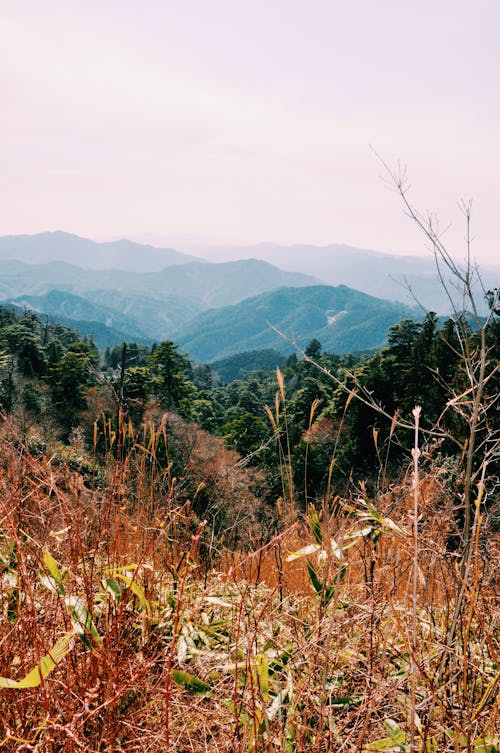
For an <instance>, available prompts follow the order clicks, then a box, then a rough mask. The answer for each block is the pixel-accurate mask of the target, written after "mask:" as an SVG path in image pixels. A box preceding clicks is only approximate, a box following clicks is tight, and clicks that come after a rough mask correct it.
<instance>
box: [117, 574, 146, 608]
mask: <svg viewBox="0 0 500 753" xmlns="http://www.w3.org/2000/svg"><path fill="white" fill-rule="evenodd" d="M114 576H115V578H116V580H122V581H123V582H124V583H125V585H126V586H127V588H128V589H130V591H132V593H133V594H134V595H135V596H137V599H138V601H139V604H140V607H141V609H142V610H143V611H144V612H148V613H149V612H150V610H151V605H150V603H149V601H148V600H147V598H146V594H145V593H144V589H143V588H142V587H141V586H140V585H139V584H138V583H136V581H135V580H133V579H132V578H129V577H128V575H122V573H115V574H114Z"/></svg>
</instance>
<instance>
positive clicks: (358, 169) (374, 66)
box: [0, 0, 500, 263]
mask: <svg viewBox="0 0 500 753" xmlns="http://www.w3.org/2000/svg"><path fill="white" fill-rule="evenodd" d="M499 29H500V2H498V0H475V2H474V3H470V2H469V1H467V2H466V1H465V0H432V1H431V0H419V2H418V3H416V2H415V1H414V0H412V1H411V2H410V1H409V0H349V2H346V0H342V1H341V0H141V1H140V2H139V1H138V0H137V1H136V0H44V2H43V3H41V2H39V0H16V1H15V2H11V1H10V0H0V128H1V139H0V164H1V170H0V235H5V234H17V233H36V232H41V231H44V230H56V229H61V230H65V231H68V232H73V233H77V234H79V235H84V236H87V237H91V238H99V239H103V238H110V237H136V238H137V237H146V236H148V237H155V238H158V239H161V238H172V237H174V236H185V235H188V236H195V237H198V236H200V237H207V238H212V239H213V238H216V239H227V240H228V242H241V243H255V242H259V241H272V242H277V243H283V244H290V243H313V244H329V243H346V244H349V245H353V246H358V247H362V248H370V249H376V250H380V251H390V252H394V253H410V254H425V253H428V252H429V251H428V244H426V242H425V238H424V237H423V236H422V234H421V233H420V232H419V231H418V229H417V228H416V227H415V226H414V224H413V223H412V222H411V221H410V220H409V219H408V218H407V217H406V216H405V215H404V212H403V207H402V203H401V200H400V198H398V196H397V193H396V192H395V191H394V189H393V187H391V186H390V185H388V184H387V181H386V180H385V178H384V176H385V173H384V167H383V165H382V163H381V162H380V160H379V158H378V157H377V156H376V155H377V154H378V155H380V156H381V157H382V159H383V160H384V161H385V162H386V163H387V165H389V167H390V168H391V169H398V165H399V164H400V165H403V166H406V167H407V175H408V180H409V186H410V187H409V192H408V196H409V198H410V200H411V201H412V202H413V203H414V205H415V206H416V207H417V208H418V209H419V211H421V212H422V213H423V214H424V215H427V213H428V212H432V213H435V214H436V216H437V217H438V218H439V223H440V225H439V226H440V228H441V229H442V231H443V232H444V235H443V239H444V242H445V243H446V244H447V246H448V248H449V249H450V251H451V253H453V254H454V255H455V256H458V257H461V256H463V254H464V253H465V244H464V234H465V223H464V218H463V216H462V214H461V212H460V209H459V207H458V205H457V202H459V201H460V200H461V199H465V200H469V199H472V200H473V213H472V235H473V241H472V254H473V257H474V258H477V259H478V260H479V261H480V262H483V263H486V262H489V263H500V250H499V243H498V240H499V236H500V233H499V231H500V212H499V211H498V199H499V197H500V190H499V185H498V183H499V175H500V138H499V134H500V52H499V50H500V48H499V46H498V30H499ZM385 177H387V176H385ZM221 242H222V241H221Z"/></svg>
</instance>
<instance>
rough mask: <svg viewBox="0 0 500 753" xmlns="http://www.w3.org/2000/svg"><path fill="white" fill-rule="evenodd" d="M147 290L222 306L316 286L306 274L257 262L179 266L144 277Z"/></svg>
mask: <svg viewBox="0 0 500 753" xmlns="http://www.w3.org/2000/svg"><path fill="white" fill-rule="evenodd" d="M143 282H144V284H145V286H146V288H147V290H148V291H150V292H154V293H156V294H157V295H164V294H165V293H171V292H176V293H177V294H179V293H181V292H182V294H185V295H190V296H191V297H193V298H196V299H198V300H199V301H201V302H202V303H203V304H204V305H205V306H224V305H228V304H232V303H237V302H238V301H242V300H243V299H244V298H249V297H250V296H254V295H258V294H259V293H264V292H266V291H270V290H275V289H277V288H279V287H282V286H290V287H292V286H293V287H303V286H306V285H314V284H317V282H318V280H317V279H316V278H315V277H311V276H310V275H304V274H301V273H297V272H284V271H283V270H281V269H278V268H277V267H275V266H273V265H271V264H268V263H267V262H264V261H259V260H257V259H244V260H241V261H234V262H224V263H220V264H197V263H192V264H183V265H182V266H173V267H168V268H167V269H164V270H163V271H162V272H158V273H157V274H155V275H146V276H144V279H143Z"/></svg>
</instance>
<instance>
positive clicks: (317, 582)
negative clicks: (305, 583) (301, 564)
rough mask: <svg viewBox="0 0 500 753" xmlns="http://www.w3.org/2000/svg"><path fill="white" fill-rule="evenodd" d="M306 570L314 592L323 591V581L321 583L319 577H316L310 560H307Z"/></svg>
mask: <svg viewBox="0 0 500 753" xmlns="http://www.w3.org/2000/svg"><path fill="white" fill-rule="evenodd" d="M307 571H308V573H309V577H310V579H311V583H312V584H313V588H314V590H315V591H316V593H318V594H320V593H321V592H322V591H323V583H321V581H320V579H319V578H318V574H317V572H316V570H315V569H314V565H313V564H312V562H309V561H308V562H307Z"/></svg>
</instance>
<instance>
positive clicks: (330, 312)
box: [0, 231, 500, 361]
mask: <svg viewBox="0 0 500 753" xmlns="http://www.w3.org/2000/svg"><path fill="white" fill-rule="evenodd" d="M212 251H213V249H212ZM203 253H205V254H207V249H205V250H203V248H201V247H199V248H197V249H194V253H193V254H184V253H181V252H179V251H176V250H175V249H172V248H155V247H153V246H150V245H144V244H139V243H135V242H132V241H128V240H119V241H108V242H104V243H98V242H96V241H92V240H89V239H86V238H80V237H78V236H76V235H71V234H68V233H63V232H60V231H58V232H54V233H40V234H38V235H21V236H4V237H0V302H3V303H5V302H8V303H11V304H13V305H17V306H26V307H29V308H33V309H35V310H37V311H39V312H43V313H46V314H48V315H49V316H51V317H53V318H54V319H56V320H59V321H61V322H62V323H65V324H68V325H69V326H74V327H77V328H78V329H79V330H80V332H81V334H82V335H83V334H86V335H90V334H92V335H93V336H94V338H95V339H96V342H97V344H98V345H99V346H100V347H106V346H107V345H113V344H115V343H117V342H120V341H122V340H129V341H134V340H135V341H137V342H144V343H151V342H154V341H161V340H164V339H174V340H175V341H176V342H178V343H179V344H180V345H181V346H182V347H183V348H185V349H186V350H187V351H188V352H189V353H190V354H191V355H192V357H194V358H197V359H199V360H205V361H206V360H213V359H217V358H222V357H225V356H227V355H230V354H233V353H237V352H241V351H244V350H251V349H255V348H269V347H274V348H277V349H278V350H280V351H281V352H290V350H291V346H290V345H289V344H287V343H286V341H284V340H283V339H282V338H280V337H279V336H278V335H277V334H276V332H274V331H273V329H272V328H271V327H270V326H269V324H273V325H274V326H276V327H278V328H279V329H280V330H282V331H284V332H285V333H286V334H287V335H289V336H290V337H294V338H295V337H296V338H297V339H298V340H299V342H300V344H301V345H302V346H305V345H307V342H308V341H309V340H310V339H312V337H316V338H317V339H319V340H320V342H322V344H323V347H324V348H326V349H330V350H332V351H335V352H339V353H345V352H349V351H353V350H365V349H371V348H376V347H379V346H380V345H382V344H383V341H384V337H385V335H386V333H387V330H388V328H389V327H390V326H391V325H392V324H395V323H397V322H398V321H399V320H400V319H401V318H403V317H408V316H412V317H413V318H417V317H418V316H420V315H421V311H418V310H417V309H415V308H413V307H409V306H408V303H411V304H413V305H414V303H415V302H414V300H412V298H411V296H410V295H409V293H408V291H407V290H406V289H405V288H404V286H403V284H402V280H403V278H404V277H406V279H407V281H408V283H409V284H410V285H411V286H412V289H413V290H414V292H415V295H416V296H417V297H418V299H419V301H421V302H422V303H423V305H424V306H426V307H427V308H428V309H432V310H435V311H437V312H438V313H445V312H446V310H447V300H446V297H445V296H444V294H443V290H442V288H441V286H440V283H439V281H437V280H436V274H435V269H434V261H433V259H432V258H427V259H423V258H419V257H410V256H409V257H403V256H400V257H398V256H394V255H389V254H383V253H380V252H374V251H364V250H361V249H354V248H351V247H349V246H343V245H332V246H327V247H315V246H304V245H295V246H289V247H281V246H277V245H275V244H259V245H256V246H240V247H236V246H235V247H231V248H229V247H226V248H222V247H221V248H219V250H218V253H219V255H220V256H221V257H222V258H226V257H227V258H229V259H230V260H226V261H219V262H213V261H209V260H208V259H207V258H205V259H202V258H200V256H199V255H198V254H200V255H201V254H203ZM231 256H232V259H231ZM256 257H259V258H256ZM482 272H483V276H484V279H485V284H486V286H487V287H493V286H495V285H497V284H498V279H499V278H500V274H498V270H496V269H495V268H490V269H485V270H482ZM397 278H400V281H399V282H398V281H397ZM325 283H326V284H325ZM332 286H333V287H332ZM339 286H340V287H339ZM360 291H361V292H360ZM366 293H370V294H372V295H366ZM373 295H375V296H376V297H373ZM381 299H387V300H381Z"/></svg>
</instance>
